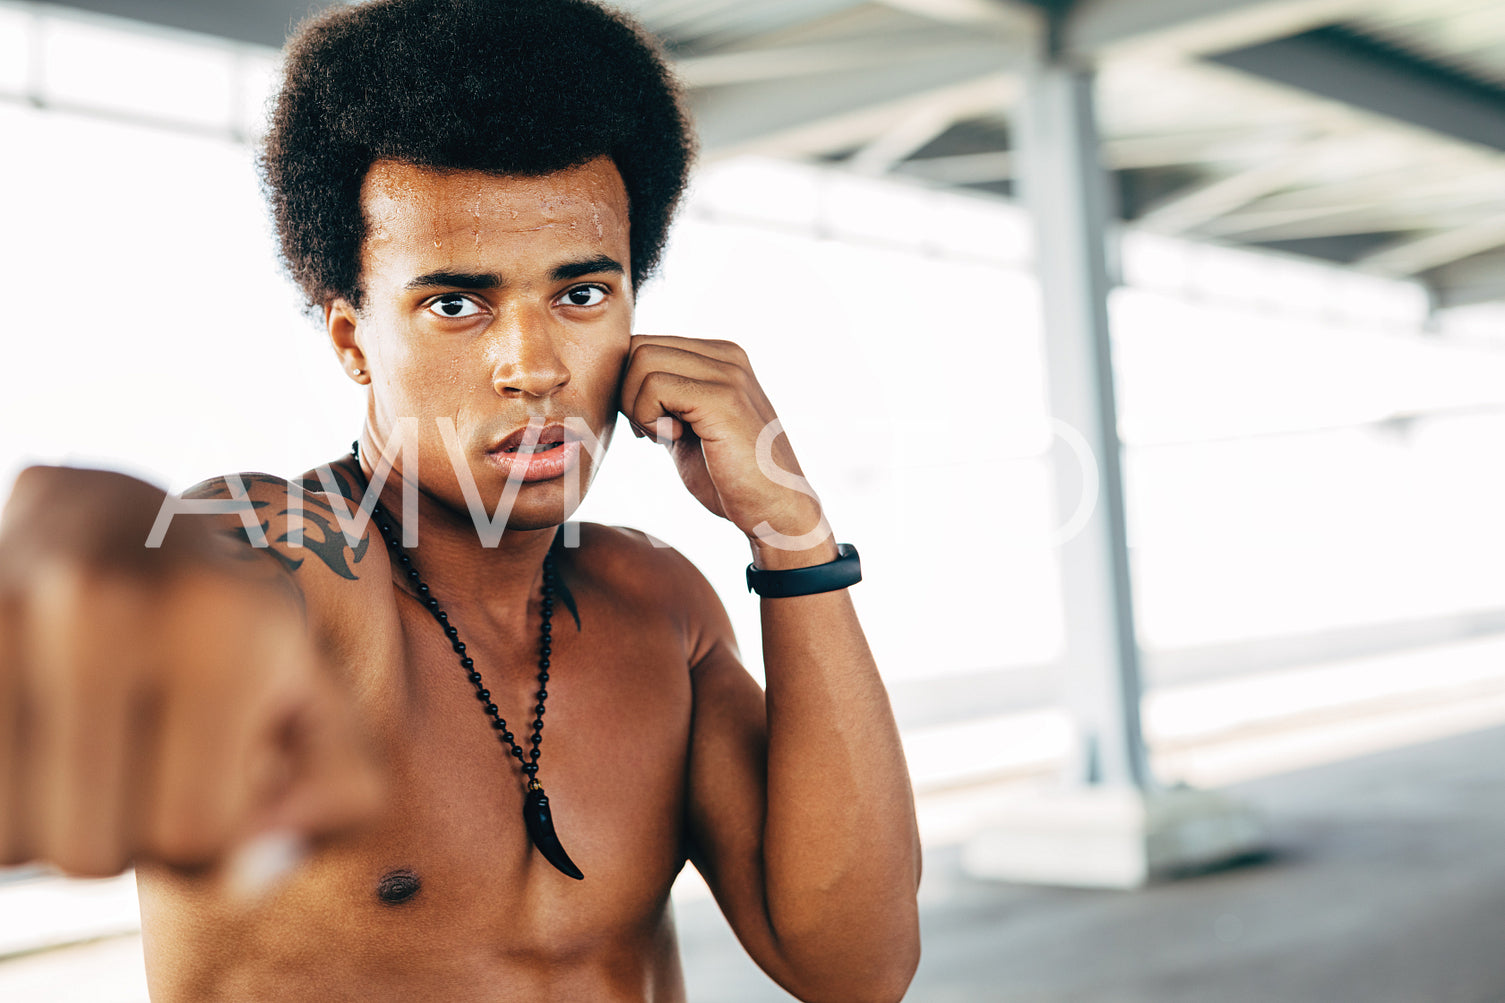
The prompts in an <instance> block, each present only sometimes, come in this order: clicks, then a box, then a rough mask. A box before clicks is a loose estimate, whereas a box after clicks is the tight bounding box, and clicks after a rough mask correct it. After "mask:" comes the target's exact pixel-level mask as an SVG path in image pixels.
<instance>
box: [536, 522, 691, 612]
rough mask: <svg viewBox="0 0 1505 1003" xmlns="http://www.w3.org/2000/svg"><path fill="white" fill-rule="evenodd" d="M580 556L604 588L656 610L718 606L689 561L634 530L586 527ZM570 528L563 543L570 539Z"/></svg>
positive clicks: (581, 530) (587, 524) (584, 524)
mask: <svg viewBox="0 0 1505 1003" xmlns="http://www.w3.org/2000/svg"><path fill="white" fill-rule="evenodd" d="M574 525H576V526H578V527H579V534H578V537H579V540H578V542H579V553H580V559H581V561H582V562H583V563H584V564H586V565H587V566H588V567H589V569H590V573H591V577H592V578H593V579H595V580H596V581H597V582H598V583H599V584H600V585H601V586H603V587H605V588H608V589H610V590H611V591H612V592H614V593H616V594H618V595H622V596H624V597H625V596H633V597H636V598H638V599H639V600H641V601H642V602H644V603H645V604H648V605H652V606H659V607H663V606H670V607H673V608H676V609H679V610H681V611H694V610H695V609H697V608H699V607H702V606H703V605H705V604H706V603H708V602H714V603H717V604H718V605H719V600H717V599H716V593H715V591H714V590H713V589H712V588H711V586H710V583H709V582H707V581H706V579H705V576H704V575H702V574H701V573H700V570H699V569H698V568H696V567H695V565H694V563H692V562H691V561H690V559H689V558H688V557H686V556H685V555H684V554H682V553H680V552H679V551H678V550H676V549H674V547H672V546H670V545H669V544H668V543H665V542H664V541H663V540H660V539H659V538H658V537H656V536H653V535H652V534H650V533H645V532H643V531H642V530H640V529H633V528H632V527H630V526H608V525H604V524H602V523H594V522H582V523H576V524H574ZM568 529H569V527H566V530H565V531H566V535H565V538H564V544H565V547H566V549H569V546H570V543H571V542H572V536H573V535H572V534H569V533H568Z"/></svg>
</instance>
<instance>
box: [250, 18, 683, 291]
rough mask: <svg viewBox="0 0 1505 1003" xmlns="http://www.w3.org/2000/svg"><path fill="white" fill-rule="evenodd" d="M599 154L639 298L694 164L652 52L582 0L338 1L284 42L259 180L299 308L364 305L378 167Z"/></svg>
mask: <svg viewBox="0 0 1505 1003" xmlns="http://www.w3.org/2000/svg"><path fill="white" fill-rule="evenodd" d="M603 155H605V156H609V157H610V158H611V159H612V161H613V163H614V164H615V165H616V168H617V171H618V173H620V174H621V176H622V181H623V183H624V185H625V186H626V189H627V197H628V207H629V208H628V224H629V238H630V242H631V253H632V281H633V284H634V285H635V286H637V285H641V283H642V282H643V280H644V279H645V278H647V277H648V275H649V274H651V273H652V271H653V269H654V266H655V265H656V264H657V263H658V259H659V256H660V254H661V253H662V251H663V247H664V242H665V239H666V238H667V236H668V229H669V221H670V219H671V217H672V216H673V213H674V209H675V206H676V205H677V204H678V202H679V198H680V195H681V193H682V192H683V190H684V187H685V182H686V179H687V177H688V174H689V167H690V161H691V160H692V159H693V157H694V134H693V132H692V130H691V127H690V124H689V121H688V119H687V117H686V115H685V112H684V109H683V105H682V101H681V95H680V91H679V87H678V85H677V83H676V82H675V80H674V77H673V75H672V74H671V72H670V71H669V69H668V68H667V66H666V65H665V62H664V59H663V58H662V56H661V55H660V53H659V51H658V48H657V46H656V45H655V43H654V42H653V41H652V40H651V39H650V38H649V37H648V36H647V35H646V34H645V33H644V32H643V31H642V30H641V29H640V28H638V27H637V26H636V25H634V24H633V23H632V22H631V21H629V20H628V19H627V18H626V17H625V16H623V15H621V14H618V13H616V12H613V11H609V10H607V9H605V8H604V7H601V6H598V5H597V4H595V3H592V2H589V0H368V2H364V3H358V4H343V3H342V4H336V5H335V6H334V7H333V8H332V9H330V10H328V11H326V12H324V13H323V14H320V15H316V16H315V17H313V18H311V19H310V20H308V21H307V22H305V23H304V24H303V25H302V26H301V27H300V28H299V30H298V31H297V32H296V34H295V35H294V37H293V38H292V39H291V41H290V42H289V43H288V48H287V61H286V68H285V70H284V77H283V82H282V88H281V91H280V92H279V94H278V97H277V103H276V108H275V110H274V112H273V115H272V123H271V129H270V131H269V132H268V134H267V138H266V144H265V148H264V150H263V152H262V157H261V169H262V177H263V180H264V183H265V186H266V190H267V194H268V199H269V201H270V202H271V208H272V214H273V217H274V220H275V222H276V226H277V235H278V238H279V239H280V241H281V246H282V255H283V259H284V261H285V262H286V264H287V267H288V270H289V271H290V272H291V273H292V276H293V279H294V280H295V281H296V282H297V283H298V285H299V286H300V287H301V288H302V290H303V293H304V296H305V297H306V298H307V299H308V302H309V304H310V305H312V306H323V305H326V304H328V303H329V302H330V301H331V300H333V299H335V298H344V299H346V300H348V301H349V302H351V303H352V304H355V305H356V306H359V305H360V303H361V285H360V282H361V278H360V251H361V243H362V241H363V240H364V238H365V220H364V219H363V217H362V214H361V205H360V192H361V184H362V182H363V181H364V180H365V176H366V172H367V170H368V169H369V168H370V166H371V165H372V164H373V163H374V162H375V161H377V160H386V159H391V160H398V161H402V162H406V163H410V164H414V165H416V166H420V167H429V168H438V169H470V170H481V171H488V172H491V173H495V174H515V175H531V176H537V175H542V174H550V173H553V172H555V171H560V170H564V169H566V168H570V167H576V166H579V165H580V164H583V163H585V162H587V161H589V160H592V159H595V158H596V157H599V156H603Z"/></svg>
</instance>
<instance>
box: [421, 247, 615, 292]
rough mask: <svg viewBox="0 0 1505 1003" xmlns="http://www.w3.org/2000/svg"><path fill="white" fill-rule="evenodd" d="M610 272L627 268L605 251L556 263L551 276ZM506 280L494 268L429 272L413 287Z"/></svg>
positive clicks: (494, 284) (492, 285)
mask: <svg viewBox="0 0 1505 1003" xmlns="http://www.w3.org/2000/svg"><path fill="white" fill-rule="evenodd" d="M602 272H609V273H611V274H613V275H622V274H624V273H625V272H626V269H625V268H623V267H622V264H621V262H619V261H617V260H616V259H615V258H612V257H608V256H607V255H605V254H598V255H596V256H595V257H594V258H586V259H584V260H581V261H566V262H564V263H563V264H560V265H555V266H554V269H553V271H551V272H549V278H550V279H551V280H552V281H554V282H567V281H569V280H570V279H578V278H580V276H582V275H598V274H600V273H602ZM504 284H505V281H504V280H503V278H502V276H500V275H497V274H496V273H494V272H444V271H440V272H426V273H425V274H423V275H420V276H418V277H417V278H415V279H409V280H408V283H407V288H409V289H432V288H435V287H440V286H448V287H451V288H457V289H497V288H499V287H501V286H502V285H504Z"/></svg>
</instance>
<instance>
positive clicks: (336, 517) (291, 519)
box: [183, 462, 386, 588]
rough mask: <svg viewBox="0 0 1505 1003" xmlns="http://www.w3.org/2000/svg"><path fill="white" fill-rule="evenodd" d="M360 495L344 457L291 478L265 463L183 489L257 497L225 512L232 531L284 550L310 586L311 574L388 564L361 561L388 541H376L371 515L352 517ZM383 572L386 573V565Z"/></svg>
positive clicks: (353, 577) (346, 575) (200, 494)
mask: <svg viewBox="0 0 1505 1003" xmlns="http://www.w3.org/2000/svg"><path fill="white" fill-rule="evenodd" d="M360 495H361V491H360V488H359V487H358V486H357V484H356V480H355V475H354V473H353V472H352V470H351V469H349V468H348V467H347V466H346V465H344V464H342V463H340V462H335V463H332V464H326V465H325V466H324V467H321V468H316V469H314V470H310V471H308V472H306V473H303V474H299V475H297V476H295V477H291V478H289V477H282V476H279V475H277V474H269V473H264V472H261V471H240V472H236V473H229V474H222V475H220V476H218V477H211V478H209V479H208V480H204V481H200V482H199V483H198V484H195V485H194V486H193V487H190V488H188V489H187V490H185V491H184V492H183V497H184V498H189V499H195V500H227V501H239V502H243V503H245V504H247V505H249V508H248V509H247V510H246V512H244V513H241V512H236V513H226V514H223V515H220V516H217V518H218V519H219V520H220V521H221V523H222V524H223V526H224V530H225V532H226V533H227V535H231V536H234V537H236V538H238V539H240V540H241V541H242V542H244V543H247V544H250V545H251V546H252V547H254V548H256V549H261V550H265V551H267V552H268V553H269V555H271V556H274V557H276V558H277V559H278V561H279V563H281V564H282V566H283V568H284V569H285V570H286V571H288V572H290V573H298V578H299V580H300V582H301V583H302V584H303V585H304V587H305V588H306V587H307V586H308V585H309V584H310V581H309V579H310V578H311V579H312V580H313V581H318V580H321V579H324V578H329V579H330V581H331V583H335V582H338V581H345V582H353V581H358V580H361V579H363V578H366V577H370V576H369V575H367V574H365V573H364V572H366V571H369V570H380V571H382V572H384V570H385V569H384V568H379V569H370V568H363V567H362V566H361V565H362V563H363V561H365V560H366V558H367V557H368V556H369V555H370V554H371V553H372V552H378V553H380V552H382V547H381V546H380V541H377V545H376V546H374V547H373V546H372V539H373V536H374V529H373V527H372V526H371V525H370V523H369V521H367V522H366V524H365V525H360V521H356V522H355V523H354V524H353V525H352V524H351V520H352V517H353V515H354V506H355V505H356V504H357V503H358V501H359V498H360ZM310 558H313V560H309V559H310ZM380 563H381V562H378V564H380ZM310 573H312V574H310ZM375 577H376V578H377V580H380V581H385V579H386V576H385V574H384V573H381V574H377V575H376V576H375Z"/></svg>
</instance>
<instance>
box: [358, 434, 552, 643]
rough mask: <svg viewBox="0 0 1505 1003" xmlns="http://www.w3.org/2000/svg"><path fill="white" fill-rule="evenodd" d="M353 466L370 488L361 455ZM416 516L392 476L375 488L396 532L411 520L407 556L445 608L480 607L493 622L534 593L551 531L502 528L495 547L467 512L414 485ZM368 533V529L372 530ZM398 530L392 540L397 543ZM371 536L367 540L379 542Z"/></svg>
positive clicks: (520, 606) (519, 608) (504, 617)
mask: <svg viewBox="0 0 1505 1003" xmlns="http://www.w3.org/2000/svg"><path fill="white" fill-rule="evenodd" d="M354 462H356V463H358V464H359V466H358V467H357V469H358V470H359V471H360V477H361V481H362V482H363V484H362V485H359V486H358V487H363V486H364V485H369V484H370V483H371V476H372V471H371V468H370V465H369V461H368V460H367V459H366V458H365V457H364V456H362V457H361V458H360V459H359V460H357V461H354ZM416 495H417V502H418V504H417V510H416V516H415V513H414V512H413V510H412V506H405V504H404V498H403V483H402V479H401V477H400V476H398V475H397V472H396V471H394V472H393V476H389V477H388V478H387V480H386V482H385V483H384V484H383V485H382V486H381V492H380V498H379V501H380V503H381V510H382V511H383V512H385V513H386V516H387V517H388V518H389V519H392V520H395V523H396V526H395V527H394V529H396V527H404V528H406V527H408V524H409V521H410V520H412V519H414V518H415V517H416V519H417V526H416V529H417V539H418V543H417V545H416V546H408V547H405V548H404V549H405V550H406V552H407V554H408V556H410V557H411V558H412V560H413V564H414V565H415V566H416V567H417V568H418V569H419V572H420V573H421V575H422V576H423V580H424V582H425V583H427V584H428V585H429V586H430V587H431V588H432V589H433V592H434V594H435V595H437V596H438V597H439V598H440V600H441V601H442V602H443V603H445V604H446V606H451V607H453V606H457V605H465V606H480V607H482V608H483V609H484V610H485V611H486V612H487V613H488V614H489V616H490V617H491V618H492V619H493V620H495V621H503V622H504V621H506V620H507V619H508V618H509V616H515V615H516V614H517V613H518V612H520V611H523V610H526V609H527V604H528V601H529V599H530V598H531V597H532V596H534V595H536V594H538V590H539V586H540V583H541V580H542V573H543V562H544V557H545V556H546V555H547V554H548V552H549V548H550V547H551V546H552V545H553V543H554V538H555V534H556V532H557V530H558V527H556V526H545V527H542V528H538V529H531V528H530V529H519V528H513V527H511V526H508V527H507V528H506V530H505V531H504V532H503V533H502V535H501V538H500V540H499V541H498V542H497V545H496V546H495V547H488V546H486V545H485V544H483V543H482V541H481V538H480V534H479V533H478V532H477V530H476V527H475V525H474V522H473V520H472V518H471V516H470V513H469V512H468V511H464V510H461V511H457V510H455V509H454V508H453V507H452V506H450V505H449V504H448V503H447V502H446V501H445V500H443V499H441V498H439V497H436V496H434V495H432V494H430V493H429V492H428V491H426V490H425V489H424V487H423V485H422V483H421V482H420V484H419V486H418V491H417V492H416ZM373 529H374V527H373ZM402 535H403V534H402V530H401V529H396V536H397V537H398V538H399V539H401V538H402ZM380 539H381V537H380V534H379V533H377V534H374V536H373V541H374V542H375V541H379V540H380Z"/></svg>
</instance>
